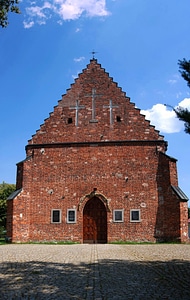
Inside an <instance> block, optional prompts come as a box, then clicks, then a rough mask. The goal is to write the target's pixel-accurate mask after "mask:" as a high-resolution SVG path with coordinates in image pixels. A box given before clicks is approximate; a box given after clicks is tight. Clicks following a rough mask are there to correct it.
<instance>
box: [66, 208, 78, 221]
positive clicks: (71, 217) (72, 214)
mask: <svg viewBox="0 0 190 300" xmlns="http://www.w3.org/2000/svg"><path fill="white" fill-rule="evenodd" d="M67 223H76V209H68V210H67Z"/></svg>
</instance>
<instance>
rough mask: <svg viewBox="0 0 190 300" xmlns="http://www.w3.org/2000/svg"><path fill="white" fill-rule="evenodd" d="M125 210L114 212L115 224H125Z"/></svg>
mask: <svg viewBox="0 0 190 300" xmlns="http://www.w3.org/2000/svg"><path fill="white" fill-rule="evenodd" d="M123 219H124V218H123V209H115V210H114V211H113V221H114V222H123Z"/></svg>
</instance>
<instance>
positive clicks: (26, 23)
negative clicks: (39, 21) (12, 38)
mask: <svg viewBox="0 0 190 300" xmlns="http://www.w3.org/2000/svg"><path fill="white" fill-rule="evenodd" d="M23 24H24V28H26V29H28V28H31V27H32V26H34V22H33V21H31V22H25V21H24V22H23Z"/></svg>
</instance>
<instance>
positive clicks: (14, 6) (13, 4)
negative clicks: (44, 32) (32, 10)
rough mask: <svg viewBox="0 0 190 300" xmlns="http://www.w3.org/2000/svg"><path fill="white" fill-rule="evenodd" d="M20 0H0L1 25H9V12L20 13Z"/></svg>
mask: <svg viewBox="0 0 190 300" xmlns="http://www.w3.org/2000/svg"><path fill="white" fill-rule="evenodd" d="M18 3H19V1H18V0H0V26H1V27H7V25H8V24H9V23H8V13H9V12H15V13H17V14H19V13H20V10H19V7H18Z"/></svg>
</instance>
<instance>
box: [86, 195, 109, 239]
mask: <svg viewBox="0 0 190 300" xmlns="http://www.w3.org/2000/svg"><path fill="white" fill-rule="evenodd" d="M83 242H84V243H89V244H90V243H107V211H106V208H105V206H104V204H103V202H102V201H101V200H100V199H98V198H97V197H96V196H94V197H93V198H91V199H90V200H88V202H87V203H86V205H85V207H84V210H83Z"/></svg>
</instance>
